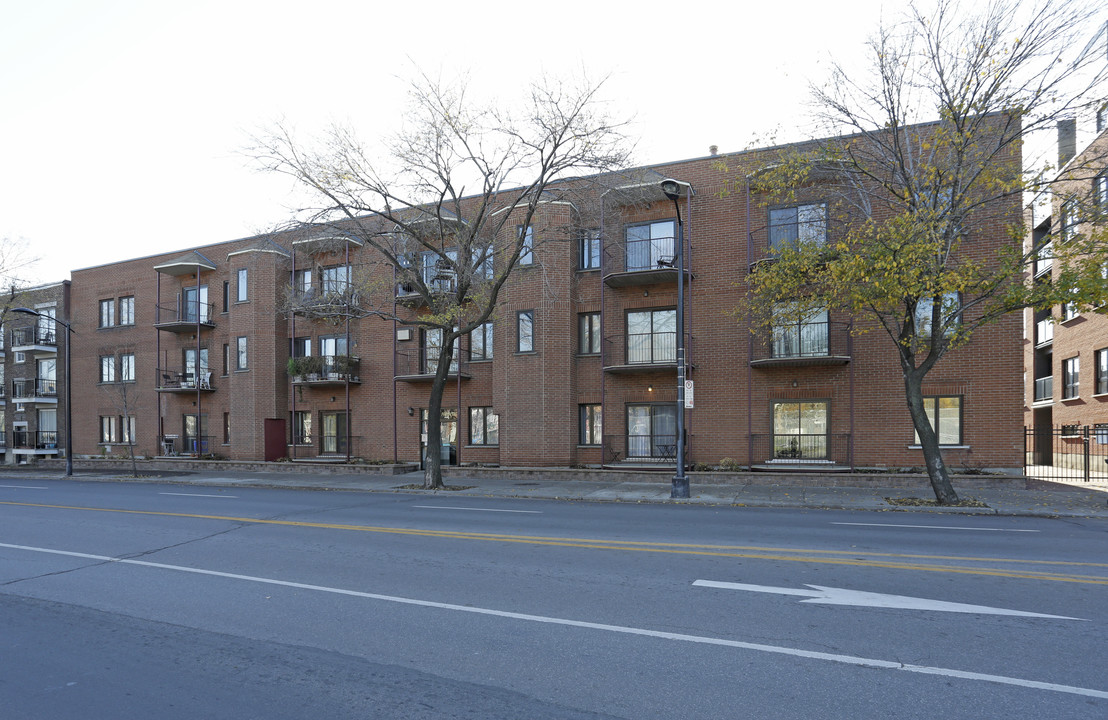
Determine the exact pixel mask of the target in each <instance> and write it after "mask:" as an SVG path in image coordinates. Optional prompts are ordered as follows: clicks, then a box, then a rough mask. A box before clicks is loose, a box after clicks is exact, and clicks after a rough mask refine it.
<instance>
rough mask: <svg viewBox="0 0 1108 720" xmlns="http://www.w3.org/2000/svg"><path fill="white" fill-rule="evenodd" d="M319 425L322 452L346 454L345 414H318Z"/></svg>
mask: <svg viewBox="0 0 1108 720" xmlns="http://www.w3.org/2000/svg"><path fill="white" fill-rule="evenodd" d="M319 419H320V425H322V426H323V432H322V440H323V452H325V453H337V454H340V455H341V454H345V453H346V413H345V412H325V413H321V414H320V417H319Z"/></svg>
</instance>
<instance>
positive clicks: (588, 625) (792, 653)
mask: <svg viewBox="0 0 1108 720" xmlns="http://www.w3.org/2000/svg"><path fill="white" fill-rule="evenodd" d="M0 547H4V548H10V549H12V550H26V551H29V552H40V553H49V554H51V555H65V556H67V557H76V558H83V559H87V560H98V561H101V562H114V563H120V564H124V565H140V566H142V567H150V568H158V569H161V570H176V571H178V572H185V573H193V574H196V575H208V576H211V577H221V578H228V579H231V580H245V581H247V582H256V583H263V584H266V585H279V586H281V587H290V588H297V589H299V590H314V591H316V592H325V593H332V594H335V595H347V596H351V597H360V598H366V599H368V600H381V601H383V602H392V603H399V604H402V605H415V606H417V607H426V608H434V609H438V610H453V611H455V612H464V613H471V614H474V615H488V616H492V617H502V618H508V619H511V620H523V621H526V622H536V623H546V624H550V625H563V626H566V627H575V628H583V629H585V630H600V631H604V632H612V633H620V634H624V635H637V636H640V637H649V638H656V639H659V640H674V641H679V642H691V643H698V644H701V645H719V646H723V647H730V648H736V649H739V650H752V651H755V652H764V653H771V654H774V655H786V656H789V657H798V658H806V659H809V660H823V661H825V662H834V663H840V664H843V665H853V666H856V667H866V668H880V669H884V670H900V671H903V672H911V673H919V674H922V675H939V676H941V677H948V678H959V679H962V680H977V681H980V682H991V683H998V684H1001V685H1015V686H1017V687H1022V688H1030V689H1033V690H1048V691H1051V692H1060V693H1068V694H1071V695H1083V696H1085V697H1092V698H1101V699H1108V691H1105V690H1094V689H1092V688H1083V687H1077V686H1075V685H1059V684H1057V683H1049V682H1042V681H1039V680H1025V679H1023V678H1014V677H1008V676H1005V675H990V674H988V673H977V672H969V671H966V670H954V669H951V668H941V667H930V666H927V665H905V664H903V663H901V662H898V661H895V660H876V659H873V658H864V657H856V656H853V655H837V654H834V653H824V652H815V651H812V650H800V649H798V648H790V647H782V646H778V645H763V644H761V643H749V642H742V641H739V640H724V639H723V638H713V637H704V636H700V635H685V634H683V633H672V632H664V631H661V630H647V629H644V628H636V627H628V626H625V625H605V624H602V623H593V622H585V621H583V620H568V619H565V618H556V617H547V616H544V615H527V614H524V613H515V612H508V611H506V610H492V609H490V608H480V607H472V606H469V605H453V604H451V603H441V602H433V601H430V600H416V599H414V598H405V597H396V596H393V595H379V594H377V593H367V592H359V591H357V590H344V589H343V588H333V587H327V586H325V585H308V584H306V583H298V582H290V581H288V580H276V579H273V578H264V577H255V576H253V575H238V574H236V573H225V572H219V571H216V570H202V569H200V568H191V567H184V566H181V565H166V564H163V563H155V562H147V561H145V560H128V559H125V558H116V557H108V556H106V555H91V554H89V553H79V552H70V551H68V550H54V549H51V548H39V547H29V546H27V545H10V544H8V543H0Z"/></svg>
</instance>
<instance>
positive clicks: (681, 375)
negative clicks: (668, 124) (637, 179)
mask: <svg viewBox="0 0 1108 720" xmlns="http://www.w3.org/2000/svg"><path fill="white" fill-rule="evenodd" d="M662 193H664V194H665V196H666V197H667V198H669V199H670V200H672V201H673V209H674V210H675V211H676V212H677V253H676V255H677V257H676V261H677V443H676V445H677V453H676V454H677V474H676V475H674V476H673V489H672V490H671V491H670V494H669V496H670V497H671V498H687V497H688V496H689V478H688V477H687V476H686V475H685V223H683V222H682V221H681V206H680V205H678V204H677V201H678V200H679V199H680V198H681V183H679V182H677V181H676V180H673V179H671V178H666V179H665V180H663V181H662Z"/></svg>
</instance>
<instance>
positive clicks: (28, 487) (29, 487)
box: [0, 485, 50, 490]
mask: <svg viewBox="0 0 1108 720" xmlns="http://www.w3.org/2000/svg"><path fill="white" fill-rule="evenodd" d="M0 488H15V489H16V490H49V489H50V488H45V487H38V486H37V485H0Z"/></svg>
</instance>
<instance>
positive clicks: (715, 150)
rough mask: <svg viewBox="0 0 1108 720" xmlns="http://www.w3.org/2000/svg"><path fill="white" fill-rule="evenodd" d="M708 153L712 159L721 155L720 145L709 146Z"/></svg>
mask: <svg viewBox="0 0 1108 720" xmlns="http://www.w3.org/2000/svg"><path fill="white" fill-rule="evenodd" d="M708 152H710V153H711V154H712V157H715V156H716V155H717V154H718V153H719V145H709V146H708Z"/></svg>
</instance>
